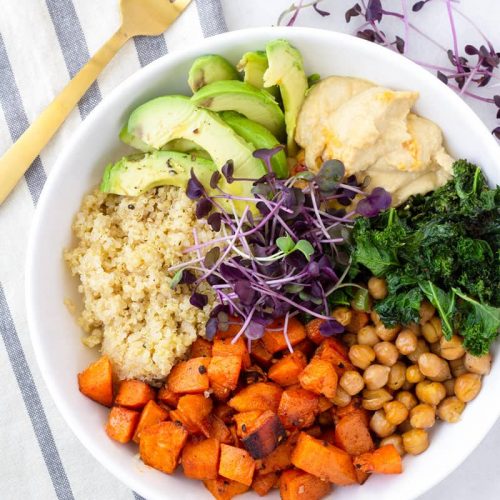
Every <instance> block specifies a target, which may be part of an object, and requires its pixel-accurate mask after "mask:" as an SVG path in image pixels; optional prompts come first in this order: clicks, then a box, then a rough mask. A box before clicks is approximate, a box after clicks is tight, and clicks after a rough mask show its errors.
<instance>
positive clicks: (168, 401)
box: [157, 384, 180, 408]
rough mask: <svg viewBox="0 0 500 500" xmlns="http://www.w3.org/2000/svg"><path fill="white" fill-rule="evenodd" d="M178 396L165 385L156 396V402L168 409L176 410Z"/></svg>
mask: <svg viewBox="0 0 500 500" xmlns="http://www.w3.org/2000/svg"><path fill="white" fill-rule="evenodd" d="M179 398H180V396H179V394H176V393H175V392H173V391H171V390H170V389H169V388H168V385H167V384H165V385H164V386H163V387H162V388H161V389H160V390H159V391H158V396H157V400H158V401H159V402H160V403H162V404H164V405H166V406H168V407H169V408H177V403H178V402H179Z"/></svg>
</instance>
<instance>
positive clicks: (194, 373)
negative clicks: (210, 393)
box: [167, 358, 210, 394]
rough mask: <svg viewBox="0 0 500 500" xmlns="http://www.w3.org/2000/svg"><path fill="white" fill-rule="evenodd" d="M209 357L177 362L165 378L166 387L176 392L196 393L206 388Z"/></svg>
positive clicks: (207, 386)
mask: <svg viewBox="0 0 500 500" xmlns="http://www.w3.org/2000/svg"><path fill="white" fill-rule="evenodd" d="M209 364H210V358H191V359H189V360H188V361H181V362H179V363H177V364H176V365H175V366H174V367H173V368H172V371H171V372H170V375H169V376H168V378H167V384H168V388H169V389H170V390H171V391H172V392H175V393H177V394H198V393H202V392H205V391H206V390H208V388H209V386H210V384H209V381H208V374H207V369H208V365H209Z"/></svg>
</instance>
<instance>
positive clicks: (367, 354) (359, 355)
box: [349, 344, 375, 370]
mask: <svg viewBox="0 0 500 500" xmlns="http://www.w3.org/2000/svg"><path fill="white" fill-rule="evenodd" d="M349 359H350V360H351V363H352V364H353V365H354V366H357V367H358V368H361V369H362V370H366V369H367V368H368V367H369V366H370V365H371V363H372V361H373V360H374V359H375V351H374V350H373V349H372V348H371V347H370V346H369V345H360V344H356V345H353V346H351V348H350V349H349Z"/></svg>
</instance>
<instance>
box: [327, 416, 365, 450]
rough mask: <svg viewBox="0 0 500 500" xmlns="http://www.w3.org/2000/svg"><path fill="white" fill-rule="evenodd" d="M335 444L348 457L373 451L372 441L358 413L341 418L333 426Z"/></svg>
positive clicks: (362, 418)
mask: <svg viewBox="0 0 500 500" xmlns="http://www.w3.org/2000/svg"><path fill="white" fill-rule="evenodd" d="M335 444H336V445H337V446H338V447H339V448H341V449H342V450H345V451H347V453H349V455H361V454H362V453H366V452H368V451H371V450H373V448H374V444H373V439H372V437H371V434H370V430H369V428H368V425H367V423H366V421H365V419H364V417H363V416H362V415H360V414H359V413H351V414H349V415H346V416H345V417H342V418H341V419H340V421H339V422H338V424H337V425H336V426H335Z"/></svg>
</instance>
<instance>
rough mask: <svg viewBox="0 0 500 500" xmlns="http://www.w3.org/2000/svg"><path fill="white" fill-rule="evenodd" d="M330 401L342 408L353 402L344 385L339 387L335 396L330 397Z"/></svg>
mask: <svg viewBox="0 0 500 500" xmlns="http://www.w3.org/2000/svg"><path fill="white" fill-rule="evenodd" d="M330 401H331V402H332V403H333V404H334V405H337V406H340V407H341V408H344V406H347V405H348V404H349V403H350V402H351V396H350V395H349V394H348V393H347V392H346V391H345V390H344V389H342V387H337V392H336V393H335V397H334V398H332V399H330Z"/></svg>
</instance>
